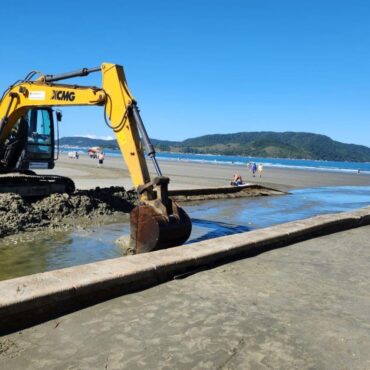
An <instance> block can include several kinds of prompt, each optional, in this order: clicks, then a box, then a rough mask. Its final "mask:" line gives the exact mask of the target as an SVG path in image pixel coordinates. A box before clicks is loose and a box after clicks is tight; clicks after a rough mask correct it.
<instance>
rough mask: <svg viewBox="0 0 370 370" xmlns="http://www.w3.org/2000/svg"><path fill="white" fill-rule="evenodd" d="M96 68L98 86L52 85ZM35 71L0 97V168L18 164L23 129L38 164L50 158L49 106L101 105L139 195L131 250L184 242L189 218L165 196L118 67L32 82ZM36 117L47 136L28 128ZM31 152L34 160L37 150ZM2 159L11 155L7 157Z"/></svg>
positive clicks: (163, 180) (106, 66) (164, 181)
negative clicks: (151, 169) (153, 174)
mask: <svg viewBox="0 0 370 370" xmlns="http://www.w3.org/2000/svg"><path fill="white" fill-rule="evenodd" d="M98 71H101V73H102V87H92V86H79V85H68V84H61V83H59V82H58V83H56V82H57V81H62V80H66V79H69V78H73V77H79V76H80V77H82V76H87V75H88V74H90V73H93V72H98ZM34 75H36V73H33V74H30V75H29V76H31V77H29V76H28V77H27V78H26V79H25V80H23V81H20V82H18V83H16V84H15V85H13V86H11V87H10V88H9V89H8V90H7V91H6V92H5V93H4V95H3V98H2V99H1V101H0V158H1V153H3V155H2V160H1V161H0V167H1V166H2V168H3V170H6V171H8V172H10V171H12V170H13V171H14V170H16V169H17V167H19V163H22V161H20V159H21V158H22V155H21V154H19V152H20V150H19V148H24V147H25V144H24V143H25V140H24V139H22V137H23V136H22V135H23V134H22V135H21V134H19V132H23V131H24V132H26V131H28V137H29V138H31V139H29V141H28V143H27V148H28V147H32V148H33V149H37V150H39V148H44V154H43V157H42V156H41V157H40V156H38V157H37V161H38V162H39V163H40V162H43V161H44V162H46V161H49V162H50V161H51V159H50V158H51V156H50V155H49V157H47V156H46V154H45V153H46V150H45V148H46V149H47V150H49V151H51V152H52V154H53V153H54V152H53V150H54V148H53V145H52V141H49V142H47V140H48V139H49V140H50V138H51V137H52V136H50V132H51V131H52V129H53V124H52V116H51V113H50V111H51V109H52V108H54V107H65V106H79V105H84V106H102V107H103V109H104V119H105V120H106V123H107V124H108V125H109V126H110V127H111V129H112V130H113V132H114V133H115V136H116V139H117V142H118V145H119V148H120V150H121V153H122V155H123V158H124V160H125V162H126V164H127V167H128V170H129V173H130V176H131V179H132V182H133V184H134V186H135V187H136V189H137V191H138V195H139V205H138V206H137V207H136V208H135V209H134V210H133V211H132V213H131V239H130V244H131V249H132V250H133V251H134V252H136V253H141V252H147V251H152V250H157V249H162V248H168V247H172V246H176V245H180V244H182V243H184V242H185V241H186V240H187V239H188V237H189V235H190V232H191V221H190V218H189V217H188V215H187V214H186V212H185V211H184V210H183V209H182V208H181V207H179V206H178V205H177V204H176V203H175V202H173V201H172V200H171V199H169V197H168V189H167V188H168V183H169V179H168V178H166V177H163V176H162V173H161V171H160V168H159V165H158V163H157V161H156V158H155V150H154V147H153V145H152V144H151V142H150V139H149V137H148V135H147V132H146V129H145V127H144V124H143V122H142V120H141V117H140V113H139V109H138V107H137V103H136V101H135V99H134V98H133V96H132V94H131V92H130V91H129V89H128V86H127V82H126V78H125V75H124V71H123V68H122V66H119V65H116V64H111V63H104V64H102V65H101V67H99V68H92V69H87V68H85V69H82V70H80V71H76V72H71V73H66V74H61V75H42V74H41V75H40V76H39V77H38V78H37V79H36V80H32V77H33V76H34ZM30 112H31V114H30ZM35 112H36V113H35ZM45 112H47V113H45ZM35 116H37V117H38V116H40V117H41V118H42V119H43V120H44V121H43V122H44V124H43V125H42V127H43V128H44V130H45V120H46V121H47V122H49V125H50V127H51V128H50V130H49V131H50V132H49V136H48V135H47V134H45V132H44V133H41V134H39V133H38V132H37V131H33V129H34V128H32V129H31V126H32V125H31V124H32V122H33V126H32V127H36V126H35V125H36V124H35ZM32 117H33V118H32ZM37 117H36V118H37ZM58 120H59V119H58ZM26 121H27V122H28V130H27V129H23V131H22V130H21V128H22V127H26V126H27V124H26V123H25V122H26ZM22 125H23V126H22ZM16 127H18V129H17V131H16V133H17V135H18V136H17V135H15V136H16V139H17V140H15V139H14V138H13V136H14V129H15V128H16ZM30 131H31V132H30ZM12 135H13V136H12ZM22 140H23V141H22ZM42 140H43V141H42ZM30 141H31V143H30ZM20 143H23V145H21V144H20ZM12 145H13V146H12ZM4 148H5V149H4ZM9 148H12V150H13V153H12V155H10V154H9V153H8V155H7V156H6V155H5V154H4V153H7V152H11V150H9ZM14 148H17V150H15V149H14ZM144 150H145V151H146V152H147V154H148V155H149V157H151V159H152V160H153V164H154V168H155V170H156V172H157V177H155V178H154V179H151V178H150V175H149V171H148V167H147V164H146V160H145V156H144ZM23 152H24V150H23ZM14 153H16V154H14ZM34 156H35V158H36V154H35V155H34ZM18 157H19V158H18ZM7 158H10V159H8V160H7ZM14 158H16V160H14ZM52 162H53V161H52ZM15 163H17V164H15ZM51 167H52V166H51ZM20 168H21V167H20ZM49 168H50V167H49ZM0 170H1V168H0ZM0 186H1V184H0ZM70 189H71V188H70Z"/></svg>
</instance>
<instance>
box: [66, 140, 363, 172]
mask: <svg viewBox="0 0 370 370" xmlns="http://www.w3.org/2000/svg"><path fill="white" fill-rule="evenodd" d="M64 149H71V150H72V151H73V150H76V151H78V152H79V154H80V155H87V149H88V148H85V147H83V148H78V147H75V148H74V147H71V148H64ZM107 150H108V151H107V152H105V154H106V156H108V157H112V158H120V157H121V153H120V151H119V150H112V149H107ZM61 153H62V154H67V153H68V150H67V151H64V150H62V151H61ZM156 153H157V159H159V160H164V161H175V162H176V161H180V162H190V163H204V164H221V165H236V166H245V165H246V164H247V163H249V162H251V163H253V162H255V163H262V164H263V166H264V167H268V168H281V169H284V168H292V169H301V170H317V171H321V170H323V171H335V172H342V171H343V172H349V173H357V171H358V169H360V171H361V172H363V173H365V174H368V175H370V167H369V168H368V169H365V170H364V169H361V167H362V166H364V165H368V166H370V162H352V161H335V160H322V159H304V158H273V157H246V156H241V155H228V154H210V153H204V154H199V153H176V152H163V151H157V152H156ZM161 154H169V155H171V156H174V157H166V156H161ZM177 155H179V157H178V158H176V156H177ZM188 155H190V156H194V157H196V156H199V157H226V158H227V157H229V158H230V161H219V160H216V159H214V160H211V159H209V160H207V159H191V158H186V156H188ZM181 156H183V158H181ZM232 158H240V161H237V160H236V161H235V160H234V161H232V160H231V159H232ZM243 159H244V160H245V161H243ZM269 160H271V161H302V162H316V163H320V162H321V163H348V164H353V165H355V164H358V168H357V166H356V168H340V167H328V166H321V167H315V166H304V165H290V164H281V163H272V162H269Z"/></svg>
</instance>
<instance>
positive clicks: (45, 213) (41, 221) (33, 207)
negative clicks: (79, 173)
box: [0, 187, 137, 237]
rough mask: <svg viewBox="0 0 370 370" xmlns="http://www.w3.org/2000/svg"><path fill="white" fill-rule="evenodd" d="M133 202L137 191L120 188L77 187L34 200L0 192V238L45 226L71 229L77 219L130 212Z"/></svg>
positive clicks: (97, 217) (135, 200)
mask: <svg viewBox="0 0 370 370" xmlns="http://www.w3.org/2000/svg"><path fill="white" fill-rule="evenodd" d="M136 202H137V196H136V193H135V192H133V191H126V190H125V189H124V188H123V187H110V188H96V189H92V190H78V191H76V192H75V193H73V194H70V195H69V194H52V195H51V196H49V197H46V198H43V199H41V200H33V201H31V200H28V199H24V198H22V197H21V196H19V195H17V194H0V237H3V236H6V235H10V234H15V233H17V232H19V231H27V230H39V229H43V228H45V227H48V228H52V229H63V228H70V227H71V226H72V225H74V220H76V219H86V220H97V219H99V218H102V217H103V216H107V215H114V214H120V213H129V212H130V211H131V210H132V209H133V207H134V206H135V204H136ZM74 226H76V225H74Z"/></svg>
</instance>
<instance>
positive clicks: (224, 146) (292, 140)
mask: <svg viewBox="0 0 370 370" xmlns="http://www.w3.org/2000/svg"><path fill="white" fill-rule="evenodd" d="M152 141H153V144H154V145H155V147H156V148H157V149H158V150H162V151H170V152H181V153H199V154H206V153H207V154H220V155H244V156H252V157H270V158H297V159H313V160H328V161H329V160H330V161H351V162H370V148H368V147H366V146H363V145H355V144H344V143H341V142H339V141H335V140H332V139H331V138H329V137H328V136H324V135H318V134H312V133H305V132H269V131H267V132H239V133H234V134H216V135H205V136H200V137H196V138H191V139H186V140H184V141H181V142H178V141H176V142H175V141H168V140H157V139H152ZM60 144H61V145H70V146H103V147H104V148H111V149H118V146H117V143H116V141H115V140H101V139H89V138H84V137H66V138H62V139H61V140H60Z"/></svg>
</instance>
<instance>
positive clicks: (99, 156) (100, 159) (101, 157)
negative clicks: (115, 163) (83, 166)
mask: <svg viewBox="0 0 370 370" xmlns="http://www.w3.org/2000/svg"><path fill="white" fill-rule="evenodd" d="M103 162H104V153H103V152H100V153H98V167H103Z"/></svg>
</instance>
